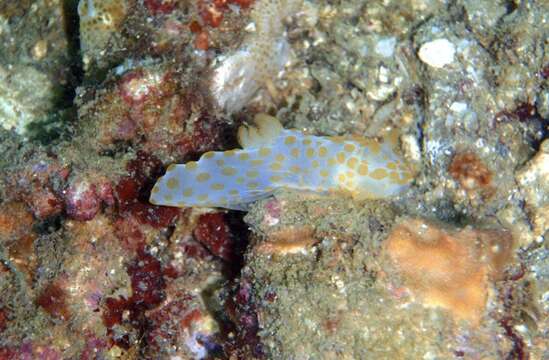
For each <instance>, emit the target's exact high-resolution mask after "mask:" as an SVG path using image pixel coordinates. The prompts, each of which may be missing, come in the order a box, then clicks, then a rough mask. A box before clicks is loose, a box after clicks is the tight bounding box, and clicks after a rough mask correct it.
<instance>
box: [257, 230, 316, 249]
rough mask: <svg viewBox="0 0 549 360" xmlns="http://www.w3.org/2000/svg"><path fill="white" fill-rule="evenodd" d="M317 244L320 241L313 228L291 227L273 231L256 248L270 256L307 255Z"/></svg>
mask: <svg viewBox="0 0 549 360" xmlns="http://www.w3.org/2000/svg"><path fill="white" fill-rule="evenodd" d="M316 243H318V240H317V239H316V238H315V234H314V229H313V228H312V227H311V226H308V225H304V226H289V227H285V228H281V229H278V230H275V231H272V232H271V233H270V234H269V236H268V237H267V239H266V240H265V241H264V242H261V243H259V244H258V245H257V246H256V247H255V251H257V252H258V253H262V254H268V255H272V254H277V255H287V254H297V253H306V252H307V251H308V250H309V249H310V248H311V247H312V246H313V245H314V244H316Z"/></svg>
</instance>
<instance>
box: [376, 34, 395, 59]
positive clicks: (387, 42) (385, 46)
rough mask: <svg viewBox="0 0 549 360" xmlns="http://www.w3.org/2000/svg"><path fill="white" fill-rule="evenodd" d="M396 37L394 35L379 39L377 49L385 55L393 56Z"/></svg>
mask: <svg viewBox="0 0 549 360" xmlns="http://www.w3.org/2000/svg"><path fill="white" fill-rule="evenodd" d="M395 46H396V39H395V38H394V37H390V38H386V39H382V40H379V41H378V42H377V44H376V48H375V51H376V53H377V54H378V55H381V56H383V57H387V58H388V57H392V56H393V54H394V53H395Z"/></svg>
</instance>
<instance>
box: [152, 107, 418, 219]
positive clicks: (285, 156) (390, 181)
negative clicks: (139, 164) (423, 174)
mask: <svg viewBox="0 0 549 360" xmlns="http://www.w3.org/2000/svg"><path fill="white" fill-rule="evenodd" d="M255 123H256V124H255V126H249V127H248V126H242V127H241V128H240V129H239V133H238V138H239V142H240V144H241V145H242V147H243V149H238V150H229V151H225V152H207V153H205V154H204V155H202V157H201V158H200V160H199V161H197V162H194V161H191V162H188V163H186V164H177V165H171V166H170V167H168V170H167V172H166V174H165V175H164V176H163V177H161V178H160V179H159V180H158V181H157V183H156V185H155V186H154V188H153V190H152V192H151V198H150V201H151V203H153V204H156V205H167V206H178V207H190V206H198V207H222V208H227V209H235V210H244V209H246V206H247V205H248V204H249V203H251V202H254V201H256V200H259V199H261V198H265V197H268V196H269V195H271V194H272V193H273V192H274V191H275V190H278V189H292V190H300V191H312V192H316V193H335V194H337V193H341V194H350V195H351V196H352V197H353V198H355V199H359V200H360V199H376V198H387V197H390V196H393V195H396V194H397V193H399V192H400V191H402V190H403V189H405V188H406V187H407V185H409V183H410V182H411V181H412V178H413V175H412V172H411V170H410V169H409V168H408V167H407V166H406V164H405V163H404V161H403V160H402V158H401V157H400V156H399V155H398V154H397V153H396V152H395V148H396V138H393V137H389V138H386V139H385V140H384V141H383V142H378V141H376V140H372V139H365V138H360V139H358V138H349V139H345V138H341V137H323V136H312V135H306V134H303V133H302V132H300V131H298V130H287V129H284V128H282V125H280V122H279V121H278V120H277V119H276V118H273V117H270V116H267V115H258V116H256V119H255Z"/></svg>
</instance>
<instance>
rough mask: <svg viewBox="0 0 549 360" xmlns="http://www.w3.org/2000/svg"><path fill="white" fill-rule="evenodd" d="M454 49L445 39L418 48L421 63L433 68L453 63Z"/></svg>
mask: <svg viewBox="0 0 549 360" xmlns="http://www.w3.org/2000/svg"><path fill="white" fill-rule="evenodd" d="M455 53H456V47H455V46H454V44H452V43H451V42H450V41H448V40H447V39H437V40H433V41H429V42H426V43H425V44H423V45H421V47H420V48H419V52H418V55H419V58H420V59H421V61H423V62H424V63H426V64H427V65H429V66H432V67H434V68H441V67H444V66H445V65H448V64H451V63H452V62H454V55H455Z"/></svg>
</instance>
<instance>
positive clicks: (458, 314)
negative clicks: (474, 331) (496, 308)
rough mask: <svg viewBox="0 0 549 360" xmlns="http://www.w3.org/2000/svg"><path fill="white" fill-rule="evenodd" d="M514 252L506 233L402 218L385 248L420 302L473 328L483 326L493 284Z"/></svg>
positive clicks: (508, 233)
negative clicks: (446, 312)
mask: <svg viewBox="0 0 549 360" xmlns="http://www.w3.org/2000/svg"><path fill="white" fill-rule="evenodd" d="M512 250H513V239H512V237H511V234H510V232H508V231H505V230H481V229H475V228H472V227H470V226H468V227H465V228H452V227H449V226H442V225H440V224H435V223H433V222H429V221H425V220H423V219H404V220H402V221H401V222H400V223H399V224H398V225H396V226H395V227H394V228H393V230H392V231H391V233H390V234H389V237H388V239H387V242H386V244H385V248H384V252H385V254H386V255H387V256H388V258H389V259H390V261H391V262H392V264H393V265H394V268H395V269H396V273H397V274H398V275H400V276H401V278H402V280H403V282H404V285H405V286H406V287H407V288H408V289H409V291H410V292H411V294H412V295H413V296H414V297H415V298H417V300H419V301H420V302H421V303H422V304H423V305H426V306H432V307H442V308H444V309H446V310H449V311H450V312H451V313H452V315H453V316H454V317H455V318H457V319H464V320H469V321H470V322H472V323H473V324H478V323H479V322H480V320H481V318H482V316H483V314H484V309H485V307H486V302H487V299H488V293H489V285H490V281H493V280H497V279H499V278H501V275H502V273H503V270H504V268H505V266H506V265H507V264H508V263H509V262H510V260H511V259H512V254H513V251H512Z"/></svg>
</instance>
